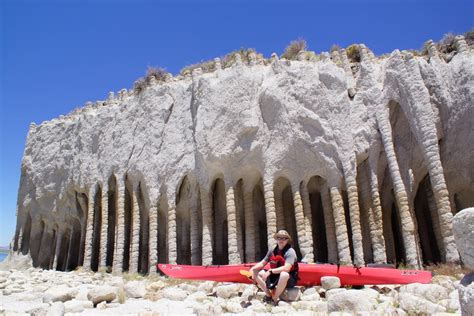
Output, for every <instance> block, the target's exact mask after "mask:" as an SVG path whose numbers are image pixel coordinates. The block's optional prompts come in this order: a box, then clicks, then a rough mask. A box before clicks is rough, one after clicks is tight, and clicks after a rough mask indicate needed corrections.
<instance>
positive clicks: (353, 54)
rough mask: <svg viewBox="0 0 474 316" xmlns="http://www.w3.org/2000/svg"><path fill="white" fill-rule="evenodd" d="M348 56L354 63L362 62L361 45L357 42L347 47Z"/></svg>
mask: <svg viewBox="0 0 474 316" xmlns="http://www.w3.org/2000/svg"><path fill="white" fill-rule="evenodd" d="M346 53H347V58H349V61H351V62H353V63H360V52H359V46H358V45H356V44H352V45H351V46H349V47H347V48H346Z"/></svg>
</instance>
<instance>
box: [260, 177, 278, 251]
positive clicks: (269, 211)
mask: <svg viewBox="0 0 474 316" xmlns="http://www.w3.org/2000/svg"><path fill="white" fill-rule="evenodd" d="M263 191H264V193H263V194H264V196H265V213H266V216H267V241H268V248H271V247H273V245H274V243H275V242H274V239H273V236H274V235H275V234H276V232H277V221H276V211H275V197H274V195H273V183H272V181H271V179H269V178H265V180H264V184H263Z"/></svg>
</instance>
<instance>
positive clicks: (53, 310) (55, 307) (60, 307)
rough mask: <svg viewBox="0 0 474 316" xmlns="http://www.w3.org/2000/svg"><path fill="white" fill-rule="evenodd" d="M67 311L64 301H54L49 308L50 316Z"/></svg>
mask: <svg viewBox="0 0 474 316" xmlns="http://www.w3.org/2000/svg"><path fill="white" fill-rule="evenodd" d="M65 311H66V309H65V307H64V303H63V302H54V303H53V304H51V307H50V308H49V310H48V316H63V315H64V313H65Z"/></svg>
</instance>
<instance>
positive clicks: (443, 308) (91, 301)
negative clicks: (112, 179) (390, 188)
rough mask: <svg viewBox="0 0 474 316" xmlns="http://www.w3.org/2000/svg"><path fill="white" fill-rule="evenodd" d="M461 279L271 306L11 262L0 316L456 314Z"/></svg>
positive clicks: (2, 282) (324, 292)
mask: <svg viewBox="0 0 474 316" xmlns="http://www.w3.org/2000/svg"><path fill="white" fill-rule="evenodd" d="M7 267H8V266H7ZM5 268H6V266H5V265H4V266H3V269H5ZM461 277H462V275H456V276H448V275H437V276H435V277H434V278H433V281H432V283H431V284H410V285H405V286H394V285H386V286H366V287H365V288H363V289H351V288H332V287H337V284H334V283H332V282H327V284H325V286H324V287H318V286H316V287H312V288H301V293H300V295H299V298H298V299H297V300H295V301H293V302H284V301H282V302H280V304H279V305H278V306H272V305H271V304H265V303H262V298H263V293H262V292H261V291H258V292H257V288H256V287H255V286H253V285H247V284H232V283H229V284H226V283H216V282H197V281H196V282H182V281H178V280H171V279H168V278H166V277H162V276H159V275H152V276H147V277H143V276H140V275H138V274H123V275H120V276H114V275H111V274H108V273H105V272H102V273H101V272H97V273H94V272H86V271H81V270H78V271H72V272H59V271H51V270H42V269H36V268H27V269H22V265H18V269H12V268H11V266H10V267H9V268H8V269H7V270H0V315H28V314H30V315H78V314H81V315H95V314H116V315H117V314H120V315H124V314H125V315H193V314H197V315H221V314H242V315H270V314H276V313H283V314H292V315H319V314H321V315H325V314H331V315H341V314H349V315H352V314H369V312H370V315H379V314H380V315H382V314H384V315H387V314H388V315H390V314H391V315H407V314H410V315H413V314H418V313H428V314H437V315H447V314H450V315H452V314H460V306H459V295H458V290H457V288H458V287H459V280H460V279H461ZM336 283H337V282H336ZM293 294H294V293H293Z"/></svg>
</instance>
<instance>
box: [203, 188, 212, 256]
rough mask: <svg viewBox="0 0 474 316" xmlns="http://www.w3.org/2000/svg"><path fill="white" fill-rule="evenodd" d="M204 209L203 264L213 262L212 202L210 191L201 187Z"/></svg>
mask: <svg viewBox="0 0 474 316" xmlns="http://www.w3.org/2000/svg"><path fill="white" fill-rule="evenodd" d="M200 190H201V209H202V264H203V265H211V264H212V254H213V249H212V234H213V231H212V223H213V218H212V202H211V198H210V196H209V193H208V192H207V191H206V190H204V189H203V188H202V187H201V189H200Z"/></svg>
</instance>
